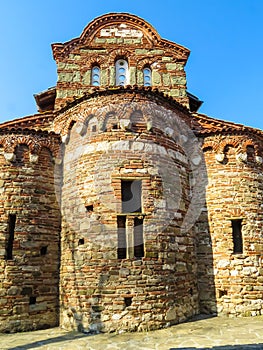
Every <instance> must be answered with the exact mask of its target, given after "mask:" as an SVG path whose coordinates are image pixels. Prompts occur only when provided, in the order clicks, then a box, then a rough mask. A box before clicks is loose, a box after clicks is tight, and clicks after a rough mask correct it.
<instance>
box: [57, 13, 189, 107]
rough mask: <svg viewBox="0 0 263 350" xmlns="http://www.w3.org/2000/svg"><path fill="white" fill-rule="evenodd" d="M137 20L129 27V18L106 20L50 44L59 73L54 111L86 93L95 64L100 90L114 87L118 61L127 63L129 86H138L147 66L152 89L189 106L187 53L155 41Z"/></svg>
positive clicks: (89, 87)
mask: <svg viewBox="0 0 263 350" xmlns="http://www.w3.org/2000/svg"><path fill="white" fill-rule="evenodd" d="M124 17H125V16H124ZM125 21H126V22H125ZM107 22H108V23H107ZM136 22H138V18H137V17H136V18H135V19H134V20H133V22H132V23H131V22H130V18H129V19H128V18H123V19H119V18H118V19H117V20H116V19H113V18H110V16H109V18H107V19H106V18H105V21H101V20H100V21H99V22H98V23H95V24H94V25H93V27H92V26H91V27H92V29H91V28H90V27H89V26H88V27H87V28H85V29H84V31H83V33H82V35H81V37H80V38H78V39H75V40H73V41H71V42H69V43H65V44H53V46H52V48H53V54H54V58H55V60H56V63H57V72H58V81H57V87H56V92H57V96H56V108H57V109H59V108H60V107H61V106H63V105H64V104H65V103H66V102H69V101H72V100H73V98H74V97H75V98H76V97H80V96H82V95H83V94H84V93H86V92H89V91H90V89H91V88H92V86H91V85H92V83H91V71H92V68H93V67H94V66H99V67H100V86H101V87H114V86H115V85H116V83H115V62H116V61H117V60H118V59H120V58H122V59H125V60H127V62H128V66H129V69H128V71H129V74H128V76H129V79H128V80H129V82H128V84H129V85H138V86H143V85H144V82H143V69H144V68H145V67H149V68H150V69H151V71H152V74H151V75H152V86H153V87H154V88H158V90H160V91H163V92H165V93H166V94H167V95H168V96H172V97H173V98H175V99H176V100H177V101H179V102H180V103H182V104H183V105H186V106H189V101H188V97H187V95H186V74H185V70H184V66H185V64H186V61H187V57H188V55H189V51H188V50H187V49H185V48H183V47H182V46H179V45H177V44H173V43H170V42H168V41H165V40H162V39H161V38H160V37H159V36H158V38H157V33H156V32H155V31H154V30H153V29H151V32H150V31H149V29H148V30H147V29H146V28H145V27H147V24H146V23H145V22H144V21H141V22H140V23H139V22H138V23H136ZM93 88H94V87H93Z"/></svg>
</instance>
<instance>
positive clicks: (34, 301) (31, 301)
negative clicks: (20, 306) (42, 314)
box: [29, 297, 37, 305]
mask: <svg viewBox="0 0 263 350" xmlns="http://www.w3.org/2000/svg"><path fill="white" fill-rule="evenodd" d="M36 302H37V298H36V297H29V305H35V304H36Z"/></svg>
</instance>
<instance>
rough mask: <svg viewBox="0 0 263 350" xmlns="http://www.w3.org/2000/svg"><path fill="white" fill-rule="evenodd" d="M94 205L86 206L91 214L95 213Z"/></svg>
mask: <svg viewBox="0 0 263 350" xmlns="http://www.w3.org/2000/svg"><path fill="white" fill-rule="evenodd" d="M93 209H94V208H93V204H91V205H86V211H88V212H91V211H93Z"/></svg>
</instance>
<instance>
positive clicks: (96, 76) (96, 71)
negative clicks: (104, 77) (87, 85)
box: [91, 66, 100, 86]
mask: <svg viewBox="0 0 263 350" xmlns="http://www.w3.org/2000/svg"><path fill="white" fill-rule="evenodd" d="M91 85H93V86H100V67H99V66H94V67H93V68H92V70H91Z"/></svg>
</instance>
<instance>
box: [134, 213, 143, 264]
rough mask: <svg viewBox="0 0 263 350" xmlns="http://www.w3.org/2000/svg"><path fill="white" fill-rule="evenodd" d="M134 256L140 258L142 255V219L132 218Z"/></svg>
mask: <svg viewBox="0 0 263 350" xmlns="http://www.w3.org/2000/svg"><path fill="white" fill-rule="evenodd" d="M134 256H135V258H142V257H143V256H144V242H143V219H139V218H135V219H134Z"/></svg>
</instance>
